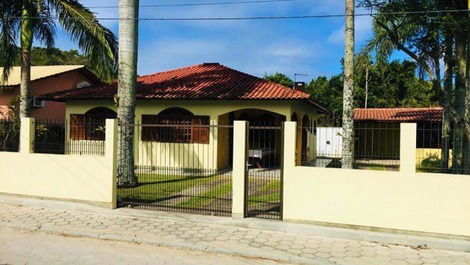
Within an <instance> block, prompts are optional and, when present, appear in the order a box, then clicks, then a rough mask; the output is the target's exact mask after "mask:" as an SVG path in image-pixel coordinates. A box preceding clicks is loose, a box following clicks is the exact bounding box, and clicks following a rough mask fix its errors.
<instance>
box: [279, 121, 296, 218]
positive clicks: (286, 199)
mask: <svg viewBox="0 0 470 265" xmlns="http://www.w3.org/2000/svg"><path fill="white" fill-rule="evenodd" d="M283 137H284V140H283V143H284V146H283V148H284V156H283V157H282V159H283V167H282V170H283V172H282V189H283V190H282V198H281V200H282V216H281V217H282V220H287V219H288V218H287V217H288V215H289V212H290V209H291V208H290V207H291V206H294V205H298V202H291V201H290V200H291V197H290V196H289V194H291V193H289V191H291V190H292V188H291V186H292V184H293V181H296V180H295V176H294V174H293V170H294V168H295V166H296V159H297V157H296V148H297V122H295V121H288V122H284V135H283Z"/></svg>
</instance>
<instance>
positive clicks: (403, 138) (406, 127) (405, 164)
mask: <svg viewBox="0 0 470 265" xmlns="http://www.w3.org/2000/svg"><path fill="white" fill-rule="evenodd" d="M416 129H417V126H416V123H402V124H401V125H400V172H401V173H406V174H414V173H416V132H417V130H416Z"/></svg>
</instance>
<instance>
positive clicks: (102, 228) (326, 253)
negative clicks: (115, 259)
mask: <svg viewBox="0 0 470 265" xmlns="http://www.w3.org/2000/svg"><path fill="white" fill-rule="evenodd" d="M257 222H258V224H259V223H261V226H262V227H264V228H269V227H285V226H284V225H282V226H280V225H279V222H269V221H262V222H260V221H257ZM243 226H244V227H243ZM0 227H3V228H5V227H7V228H15V229H22V230H23V231H40V232H48V233H55V234H61V235H68V236H80V237H90V238H99V239H106V240H115V241H123V242H135V243H140V244H145V245H156V246H164V247H175V248H179V249H187V250H198V251H206V252H210V253H219V254H230V255H235V256H244V257H256V258H265V259H269V260H277V261H282V262H288V263H296V264H344V265H346V264H347V265H355V264H357V265H359V264H361V265H362V264H387V265H388V264H390V265H399V264H442V265H443V264H462V265H465V264H469V265H470V253H463V252H452V251H445V250H432V249H421V248H411V247H407V246H399V245H383V244H378V243H373V242H366V241H355V240H342V239H335V238H327V237H320V236H315V235H313V234H312V233H307V232H305V233H304V232H303V231H308V230H299V231H294V230H295V229H292V231H287V232H280V231H273V230H269V229H260V228H254V227H253V225H251V223H250V222H246V221H244V222H237V221H234V220H232V219H231V218H224V217H204V216H191V215H184V214H180V215H178V214H173V213H164V212H147V211H142V210H135V209H118V210H104V209H100V208H96V207H92V206H88V205H84V204H79V203H68V202H54V201H41V200H33V199H18V198H12V197H0ZM278 230H279V229H278ZM403 237H405V236H403ZM0 263H1V262H0Z"/></svg>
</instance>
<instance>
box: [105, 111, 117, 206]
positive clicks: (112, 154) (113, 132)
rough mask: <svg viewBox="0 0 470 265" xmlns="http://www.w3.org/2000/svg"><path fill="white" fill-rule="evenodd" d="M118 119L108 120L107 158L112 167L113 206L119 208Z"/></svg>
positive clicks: (110, 177) (110, 179)
mask: <svg viewBox="0 0 470 265" xmlns="http://www.w3.org/2000/svg"><path fill="white" fill-rule="evenodd" d="M117 133H118V130H117V120H115V119H107V120H106V139H105V150H104V151H105V153H104V154H105V158H106V161H107V162H108V165H109V167H110V174H111V175H110V176H108V177H109V181H110V182H111V183H109V185H110V187H111V208H112V209H115V208H117V186H116V185H117V183H116V177H117V176H116V175H117V155H116V154H117V136H118V135H117Z"/></svg>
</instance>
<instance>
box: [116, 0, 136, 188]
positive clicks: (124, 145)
mask: <svg viewBox="0 0 470 265" xmlns="http://www.w3.org/2000/svg"><path fill="white" fill-rule="evenodd" d="M138 17H139V1H138V0H119V18H120V23H119V84H118V97H119V107H118V121H119V132H118V135H119V138H118V142H119V148H118V186H120V187H123V186H126V187H129V186H134V185H135V184H136V183H137V178H136V176H135V174H134V127H133V124H134V118H135V103H136V102H135V93H136V91H135V87H136V81H137V80H136V79H137V44H138V35H139V34H138V27H139V21H138Z"/></svg>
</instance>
